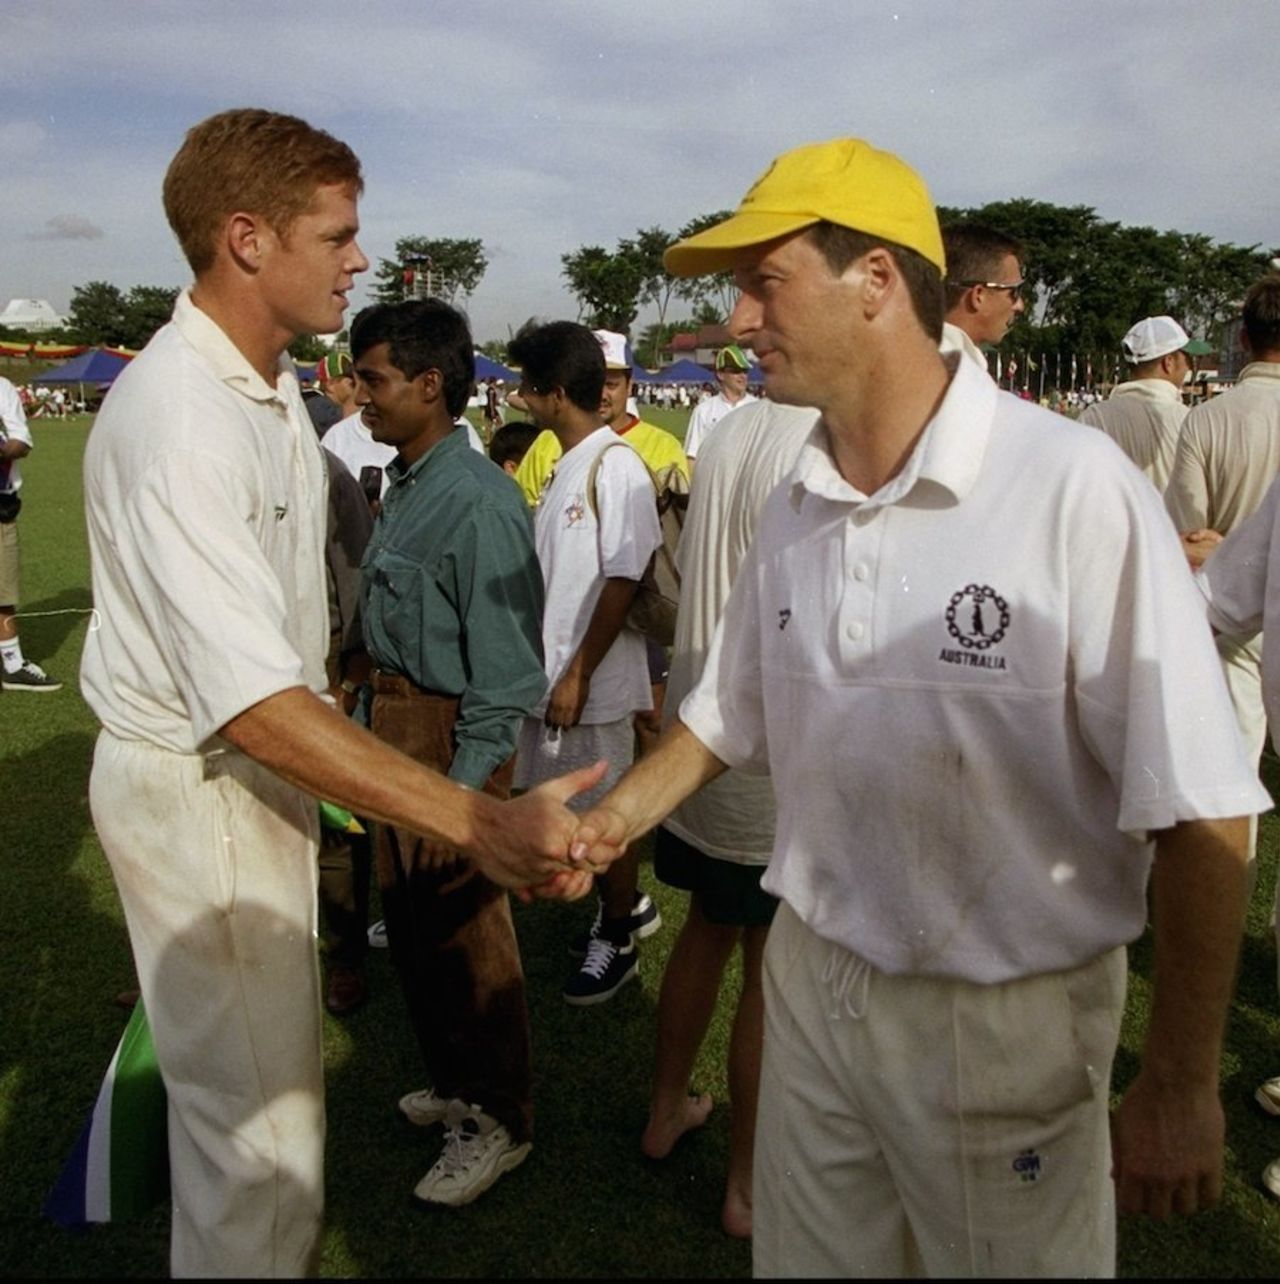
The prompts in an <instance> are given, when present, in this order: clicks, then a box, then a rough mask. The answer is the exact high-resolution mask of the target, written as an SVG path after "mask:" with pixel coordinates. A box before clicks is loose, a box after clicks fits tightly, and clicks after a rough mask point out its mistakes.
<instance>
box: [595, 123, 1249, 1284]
mask: <svg viewBox="0 0 1280 1284" xmlns="http://www.w3.org/2000/svg"><path fill="white" fill-rule="evenodd" d="M943 263H944V260H943V251H942V243H941V238H940V235H939V231H938V226H937V218H936V215H935V212H934V209H933V205H932V202H931V201H930V198H929V196H928V192H927V191H926V189H925V186H924V184H923V182H922V181H921V179H920V178H919V176H918V175H916V174H915V173H914V172H913V171H912V170H910V169H909V168H908V167H907V166H906V165H905V164H903V162H901V161H900V160H898V158H897V157H894V156H891V155H890V154H888V153H885V152H881V151H878V150H877V149H875V148H873V147H871V146H869V145H868V144H867V143H865V142H863V141H861V140H857V139H838V140H835V141H832V142H829V143H821V144H813V145H810V146H807V147H801V148H798V149H796V150H795V151H793V152H789V153H786V154H784V155H783V156H781V157H779V158H778V159H777V160H776V161H775V162H774V163H773V165H772V166H771V167H770V169H769V170H768V171H767V172H766V173H765V174H764V175H763V176H762V177H761V178H760V179H759V180H758V181H757V183H756V184H755V185H754V186H753V187H752V189H751V190H750V191H749V192H748V194H747V196H746V197H745V198H744V200H743V202H742V205H741V206H740V208H739V210H738V211H737V213H735V214H734V215H732V216H730V217H729V218H728V219H727V220H725V221H724V222H722V223H720V224H717V225H716V226H715V227H713V228H710V229H707V230H706V231H704V232H702V233H700V234H698V235H697V236H694V237H691V238H689V239H688V240H686V241H684V242H680V243H677V244H676V245H675V246H673V247H672V248H671V249H670V250H668V251H667V256H666V265H667V268H668V270H669V271H671V272H673V273H675V274H677V275H693V274H697V273H702V272H717V271H723V270H725V269H732V270H733V272H734V276H735V280H736V282H737V285H738V287H739V289H740V291H741V294H740V297H739V300H738V303H737V306H736V307H735V309H734V312H733V315H732V317H731V319H730V326H731V328H732V330H733V331H734V333H735V335H736V336H737V337H738V338H739V339H740V340H741V341H742V342H744V343H749V344H750V345H751V347H752V348H753V349H754V351H755V353H756V357H757V359H758V360H759V362H760V366H761V369H762V371H763V373H764V379H765V389H766V392H767V393H768V395H769V397H770V398H771V399H776V400H778V401H781V402H786V403H794V404H801V405H812V406H815V407H817V409H818V410H820V411H821V414H822V418H821V421H820V423H819V424H818V426H817V427H816V428H815V430H814V432H813V435H812V436H811V437H810V438H809V439H808V441H807V442H806V443H805V445H804V446H803V447H802V448H801V452H800V455H799V458H798V460H797V463H796V467H795V470H794V471H793V473H792V474H791V477H790V478H789V479H788V481H787V482H786V483H784V484H783V485H782V486H780V487H779V488H778V489H777V490H775V491H774V492H773V494H772V495H771V496H770V498H769V500H768V502H767V503H766V505H765V508H764V511H763V513H762V515H761V519H760V524H759V526H758V528H757V531H756V537H755V540H754V543H753V544H752V546H751V549H750V551H749V552H748V554H747V557H746V560H745V561H744V563H743V565H742V566H741V568H740V569H739V572H738V577H737V579H736V581H735V583H734V587H733V590H732V592H731V594H730V598H729V602H728V604H727V606H726V609H725V614H724V617H723V618H722V620H721V622H720V624H719V626H718V628H717V632H716V635H715V639H714V640H713V642H712V646H711V652H710V655H709V657H708V660H707V664H706V668H705V670H704V672H703V676H702V678H701V680H700V681H699V683H698V685H697V686H696V687H695V688H694V690H693V692H692V693H691V694H690V695H689V697H688V698H687V699H686V700H685V701H684V703H683V704H682V705H681V708H680V721H679V722H677V723H675V724H674V725H673V726H672V727H671V728H669V729H668V730H667V731H666V732H665V733H664V738H663V741H662V743H661V744H660V745H659V747H658V749H657V750H656V751H655V752H654V753H653V754H651V755H650V756H648V757H646V758H643V759H641V760H640V762H639V763H638V764H637V765H636V767H635V768H634V769H633V770H632V771H631V772H629V773H628V775H627V776H625V777H624V778H623V780H622V781H621V782H620V783H619V784H618V785H617V786H616V787H615V788H614V789H613V790H612V791H611V792H610V793H609V794H608V795H607V796H606V797H605V798H604V800H603V801H602V802H601V803H600V804H599V806H598V807H597V808H595V809H594V810H593V811H592V812H590V813H588V814H587V815H586V816H584V819H583V827H582V829H581V830H580V831H579V836H578V839H577V840H576V841H575V843H574V846H573V848H572V849H571V853H572V854H573V855H575V856H576V857H577V858H578V859H580V860H582V861H583V862H584V864H585V865H586V866H587V867H588V868H590V867H592V866H593V865H594V864H595V863H596V858H597V857H600V858H601V859H605V858H608V857H610V856H612V854H613V852H614V850H615V849H616V847H617V846H618V845H619V844H622V843H625V842H627V841H630V840H632V839H633V838H635V837H636V836H637V835H639V834H641V833H644V832H645V831H646V830H647V829H649V828H650V827H651V826H652V825H653V824H654V823H655V822H656V821H658V820H659V819H660V818H661V817H662V816H663V815H664V814H665V813H666V812H667V811H669V810H670V809H671V807H672V806H674V805H675V804H676V803H678V802H679V801H680V800H681V799H682V798H683V797H685V796H686V795H688V794H689V793H690V792H691V791H692V790H694V789H696V788H697V787H698V786H699V785H701V784H702V783H703V782H705V781H707V780H709V779H712V778H713V777H715V776H716V775H717V774H718V773H719V772H721V771H722V770H724V768H725V766H726V765H730V766H736V767H743V766H749V765H752V764H760V765H764V764H767V765H768V767H769V769H770V771H771V774H772V777H773V783H774V789H775V793H776V795H777V800H778V809H779V812H778V831H777V840H776V843H775V847H774V852H773V858H772V860H771V861H770V864H769V869H768V872H767V874H766V876H765V879H764V884H763V885H764V887H765V890H767V891H770V892H773V893H774V894H775V895H777V896H779V897H780V898H781V900H782V905H781V907H780V908H779V911H778V914H777V916H776V918H775V920H774V922H773V925H772V927H771V929H770V936H769V941H768V944H767V946H766V950H765V965H764V972H765V981H764V984H765V1011H766V1031H765V1053H764V1065H763V1068H762V1072H761V1083H760V1110H759V1118H758V1123H757V1128H758V1132H757V1144H756V1163H755V1196H754V1201H753V1204H754V1209H753V1215H754V1216H753V1221H754V1224H753V1249H754V1255H755V1270H756V1273H757V1274H758V1275H763V1276H770V1275H782V1274H794V1275H810V1276H829V1275H859V1274H863V1275H902V1274H909V1273H921V1272H922V1271H923V1272H924V1273H927V1274H931V1275H978V1274H983V1275H1008V1276H1015V1275H1021V1276H1024V1277H1034V1276H1039V1275H1048V1274H1107V1273H1109V1272H1112V1271H1114V1209H1115V1205H1116V1204H1117V1203H1118V1205H1119V1208H1120V1209H1121V1211H1126V1212H1130V1211H1144V1212H1147V1213H1150V1214H1151V1215H1153V1216H1156V1217H1164V1216H1168V1215H1169V1213H1170V1212H1171V1211H1173V1212H1190V1211H1193V1210H1194V1209H1196V1208H1197V1207H1200V1206H1204V1205H1208V1204H1211V1203H1213V1202H1214V1201H1215V1199H1216V1198H1217V1197H1218V1194H1219V1191H1220V1188H1221V1168H1222V1144H1223V1121H1222V1110H1221V1105H1220V1103H1219V1100H1218V1056H1219V1050H1220V1047H1221V1035H1222V1027H1223V1022H1224V1016H1225V1010H1226V1007H1227V1003H1228V1001H1229V999H1230V995H1231V989H1232V980H1233V975H1234V966H1235V959H1236V952H1237V948H1238V943H1239V934H1240V921H1241V908H1242V895H1241V889H1242V883H1243V872H1244V857H1243V834H1244V831H1245V829H1246V825H1245V822H1244V820H1243V819H1241V817H1242V816H1243V815H1245V814H1247V813H1249V812H1252V811H1255V810H1257V809H1258V808H1261V807H1264V806H1266V805H1267V799H1266V794H1265V792H1264V791H1263V790H1262V789H1261V787H1260V786H1259V784H1258V782H1257V779H1256V777H1255V775H1254V773H1253V772H1252V771H1251V770H1250V768H1249V765H1248V764H1247V762H1246V761H1245V760H1244V757H1243V754H1242V750H1241V746H1240V743H1239V737H1238V734H1237V732H1236V730H1235V726H1234V722H1233V719H1232V717H1231V711H1230V708H1229V705H1228V703H1227V701H1226V697H1225V692H1224V690H1223V686H1222V682H1221V675H1220V673H1219V670H1218V668H1217V663H1216V658H1215V656H1214V653H1213V648H1212V644H1211V641H1210V637H1209V631H1208V629H1207V627H1205V626H1204V624H1203V622H1202V618H1201V616H1202V612H1201V611H1200V609H1199V607H1198V605H1197V602H1196V598H1195V592H1194V589H1193V587H1192V585H1191V582H1190V577H1189V575H1188V574H1187V570H1186V567H1185V564H1184V562H1183V560H1182V556H1181V551H1180V549H1179V547H1178V542H1177V539H1176V538H1175V536H1174V533H1173V532H1172V531H1171V530H1170V529H1169V526H1168V522H1167V519H1166V518H1165V516H1164V513H1163V511H1162V509H1161V507H1160V503H1159V499H1158V497H1157V496H1156V495H1155V494H1154V493H1153V491H1152V490H1151V487H1150V486H1149V485H1148V484H1147V482H1146V481H1145V479H1143V478H1142V476H1141V475H1140V474H1139V473H1138V472H1137V471H1136V470H1135V469H1133V468H1132V467H1131V466H1130V465H1129V464H1128V463H1127V461H1125V460H1124V459H1123V458H1122V457H1121V456H1120V455H1119V454H1118V453H1117V452H1116V451H1114V450H1113V449H1112V448H1111V446H1110V444H1109V443H1105V442H1103V441H1101V440H1100V439H1099V438H1098V437H1097V435H1096V434H1093V433H1090V432H1089V431H1088V430H1086V429H1078V428H1075V427H1073V426H1071V425H1068V424H1064V423H1063V422H1062V420H1061V419H1060V418H1058V417H1057V416H1054V415H1051V414H1049V413H1048V412H1045V411H1042V410H1040V409H1039V408H1038V407H1034V406H1030V405H1028V404H1027V403H1025V402H1023V401H1021V400H1019V399H1018V398H1015V397H1011V396H1009V395H1008V394H1004V393H1001V392H999V391H998V390H997V389H996V387H995V386H994V384H993V383H992V381H991V380H990V379H988V378H986V377H985V376H984V375H982V374H981V373H980V372H979V371H977V370H976V369H975V368H974V366H973V365H972V363H970V362H968V361H965V360H962V359H960V358H959V357H957V356H954V355H953V356H951V357H950V358H949V359H946V360H944V359H943V358H942V357H941V356H940V355H939V353H938V346H937V345H938V339H939V337H940V330H941V325H942V315H943V308H942V278H941V273H942V269H943ZM695 490H696V486H695ZM1099 535H1102V536H1103V538H1102V540H1101V541H1100V540H1099ZM1099 550H1102V552H1101V553H1100V552H1099ZM1206 736H1207V737H1209V740H1210V741H1211V742H1212V743H1211V744H1210V743H1208V742H1207V741H1206ZM1206 773H1207V774H1206ZM1153 782H1158V786H1157V787H1153ZM1153 840H1154V841H1153ZM1153 857H1154V895H1155V913H1154V922H1155V931H1156V975H1157V984H1156V993H1155V1000H1154V1010H1153V1019H1152V1023H1151V1029H1150V1034H1149V1037H1148V1042H1147V1050H1146V1056H1145V1059H1144V1064H1143V1068H1142V1071H1141V1073H1140V1074H1139V1075H1138V1077H1137V1079H1136V1080H1135V1081H1134V1083H1133V1085H1132V1087H1131V1088H1130V1090H1129V1092H1128V1094H1127V1095H1126V1098H1125V1101H1124V1103H1123V1105H1122V1106H1121V1108H1120V1110H1119V1112H1118V1114H1117V1116H1116V1120H1115V1145H1114V1151H1112V1148H1111V1146H1110V1145H1109V1142H1108V1115H1107V1098H1108V1088H1109V1078H1110V1066H1111V1061H1112V1057H1113V1054H1114V1051H1115V1047H1116V1042H1117V1038H1118V1034H1119V1023H1120V1016H1121V1012H1122V1008H1123V995H1124V981H1125V950H1124V946H1125V943H1126V942H1127V941H1129V940H1132V939H1134V938H1135V937H1137V936H1138V935H1139V934H1140V933H1141V931H1142V930H1143V927H1144V924H1145V922H1146V917H1147V913H1146V881H1147V874H1148V872H1149V870H1150V869H1151V868H1152V863H1153ZM1113 1165H1114V1172H1115V1181H1116V1186H1115V1189H1114V1191H1113V1189H1112V1186H1111V1182H1110V1179H1109V1176H1108V1174H1109V1172H1110V1171H1111V1170H1112V1167H1113Z"/></svg>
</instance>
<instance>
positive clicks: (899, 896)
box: [680, 356, 1269, 983]
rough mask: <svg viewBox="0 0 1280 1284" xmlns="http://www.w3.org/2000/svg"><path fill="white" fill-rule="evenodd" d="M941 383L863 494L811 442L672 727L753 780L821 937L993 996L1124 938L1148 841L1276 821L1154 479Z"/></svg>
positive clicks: (773, 872)
mask: <svg viewBox="0 0 1280 1284" xmlns="http://www.w3.org/2000/svg"><path fill="white" fill-rule="evenodd" d="M948 361H949V363H951V364H953V368H954V370H955V373H954V377H953V379H952V382H951V385H950V387H949V389H948V391H947V394H946V396H945V398H944V399H943V402H942V404H941V406H940V408H939V410H938V413H937V415H936V416H935V418H934V419H933V420H932V421H931V422H930V424H929V425H928V427H927V428H926V430H925V432H924V433H923V435H922V436H921V438H920V440H919V442H918V444H917V446H916V449H915V450H914V451H913V453H912V455H911V457H910V459H909V460H908V461H907V464H906V466H905V467H904V468H903V470H902V472H901V473H900V474H899V475H898V476H897V477H895V478H894V479H893V480H891V481H890V482H889V483H887V484H886V485H885V486H884V487H882V488H881V489H880V490H879V491H877V492H876V494H874V495H873V496H871V497H869V498H868V497H867V496H864V495H862V494H860V493H859V492H858V491H856V490H855V489H854V488H853V487H852V486H850V485H849V484H848V482H846V481H844V480H843V478H841V476H840V474H839V473H838V472H837V470H836V468H835V465H834V464H833V462H832V459H831V455H830V453H829V449H828V445H827V437H826V429H825V427H824V426H823V425H822V424H819V426H818V427H817V428H816V429H815V430H814V433H813V435H812V437H811V438H810V439H809V441H808V442H807V443H806V444H805V446H804V447H803V448H802V450H801V453H800V456H799V459H798V461H797V464H796V469H795V472H794V474H793V476H792V479H791V481H790V482H789V483H787V484H785V485H783V486H780V487H779V488H778V489H777V490H775V491H774V492H773V494H772V496H771V497H770V499H769V502H768V503H767V505H766V507H765V510H764V513H763V516H762V518H761V523H760V527H759V529H758V531H757V535H756V540H755V543H754V544H753V545H752V548H751V551H750V552H749V553H748V554H747V558H746V561H745V562H744V564H743V566H742V568H741V570H740V572H739V574H738V578H737V581H736V582H735V584H734V588H733V592H732V594H731V596H730V600H729V604H728V607H727V608H726V612H725V616H724V618H723V619H722V621H721V623H720V627H719V629H718V630H717V633H716V637H715V640H714V642H713V643H712V648H711V654H710V656H709V658H708V661H707V667H706V670H705V672H704V673H703V676H702V680H701V682H700V683H699V684H698V686H697V687H696V688H695V690H694V691H693V692H692V694H691V695H690V696H689V697H688V698H687V699H686V700H685V702H684V704H683V705H682V706H681V710H680V717H681V719H682V720H683V721H684V722H685V723H686V724H687V725H688V726H689V727H690V729H691V730H692V731H693V732H694V734H695V735H696V736H697V737H698V738H699V739H700V740H702V741H703V743H704V744H706V745H707V746H708V747H709V748H710V749H711V750H712V751H713V752H714V753H715V754H716V755H717V756H719V757H720V758H721V759H723V760H724V761H725V762H727V763H728V764H729V765H730V766H739V767H741V766H746V765H748V764H751V763H761V764H763V763H767V764H768V765H769V767H770V768H771V770H772V773H773V780H774V788H775V792H776V794H777V798H778V833H777V840H776V843H775V847H774V853H773V858H772V860H771V861H770V865H769V869H768V872H767V873H766V875H765V879H764V886H765V887H766V888H767V889H768V890H769V891H771V892H773V893H774V894H775V895H778V896H780V897H782V898H784V899H785V900H786V901H787V902H788V903H789V904H790V905H791V907H792V908H793V909H794V910H795V911H796V912H797V913H798V914H799V915H800V917H801V918H802V919H804V921H805V922H806V923H807V924H808V925H809V927H810V928H811V929H813V930H814V931H815V932H816V933H817V934H818V935H820V936H822V937H825V938H826V939H828V940H831V941H834V942H836V943H838V944H839V945H841V946H843V947H845V948H847V949H851V950H854V951H856V952H857V953H858V954H861V955H862V956H864V957H865V958H867V959H869V960H870V961H871V962H872V963H873V964H874V965H875V966H876V967H878V968H880V969H882V970H884V971H887V972H891V973H904V974H926V975H928V974H932V975H942V976H951V977H960V978H966V979H969V980H972V981H976V982H982V983H991V982H999V981H1003V980H1006V979H1010V978H1013V977H1019V976H1028V975H1036V974H1039V973H1043V972H1050V971H1056V970H1060V969H1063V968H1070V967H1075V966H1078V965H1080V964H1082V963H1083V962H1085V961H1087V960H1089V959H1092V958H1094V957H1096V956H1097V955H1098V954H1100V953H1102V952H1103V951H1104V950H1107V949H1110V948H1112V947H1114V946H1116V945H1119V944H1121V943H1123V942H1127V941H1130V940H1133V939H1134V938H1135V937H1136V936H1137V935H1138V934H1139V933H1140V932H1141V931H1142V929H1143V925H1144V923H1145V921H1146V899H1145V886H1146V879H1147V874H1148V870H1149V866H1150V863H1151V859H1152V854H1153V853H1152V844H1151V843H1150V841H1149V833H1148V831H1151V830H1155V829H1162V828H1165V827H1167V826H1169V825H1172V824H1174V823H1175V822H1177V821H1180V820H1190V819H1194V818H1197V817H1224V816H1238V815H1244V814H1247V813H1251V812H1255V811H1258V810H1261V809H1262V808H1265V807H1267V806H1268V805H1269V800H1268V798H1267V795H1266V792H1265V791H1264V790H1263V789H1262V787H1261V785H1260V784H1259V783H1258V780H1257V777H1256V775H1255V773H1254V772H1253V771H1252V770H1251V769H1250V767H1249V764H1248V762H1247V761H1246V759H1245V755H1244V750H1243V748H1242V746H1241V743H1240V737H1239V733H1238V732H1237V729H1236V723H1235V718H1234V715H1233V713H1232V710H1231V705H1230V703H1229V701H1228V699H1227V694H1226V689H1225V686H1224V683H1223V679H1222V673H1221V669H1220V666H1219V664H1218V660H1217V656H1216V654H1215V651H1214V648H1213V643H1212V639H1211V636H1210V632H1209V630H1208V628H1207V627H1205V624H1204V611H1203V606H1202V604H1201V602H1200V601H1199V599H1198V597H1197V594H1196V590H1195V588H1194V585H1193V584H1192V581H1191V575H1190V572H1189V571H1188V569H1187V566H1186V563H1185V561H1184V560H1183V557H1182V552H1181V549H1180V547H1179V544H1178V540H1177V538H1176V536H1175V534H1174V532H1173V530H1172V529H1171V527H1170V525H1169V521H1168V519H1167V518H1166V516H1165V514H1164V512H1163V510H1162V508H1161V505H1160V498H1159V496H1158V495H1157V494H1156V493H1155V491H1154V490H1153V489H1152V487H1151V485H1150V484H1149V483H1148V482H1147V480H1146V479H1145V478H1144V477H1143V476H1142V474H1141V473H1139V472H1138V471H1137V470H1136V469H1135V468H1134V467H1133V466H1132V464H1130V463H1129V461H1128V460H1126V459H1125V458H1124V456H1123V455H1122V454H1121V453H1120V451H1118V450H1117V449H1116V447H1115V446H1114V445H1113V444H1112V442H1110V441H1109V440H1108V439H1107V438H1105V437H1104V436H1102V435H1101V434H1100V433H1096V432H1093V431H1090V430H1089V429H1085V428H1080V427H1078V426H1076V425H1072V424H1069V423H1064V422H1063V420H1062V419H1061V418H1060V417H1059V416H1057V415H1053V414H1051V413H1049V412H1048V411H1044V410H1041V409H1040V408H1038V407H1036V406H1033V405H1030V404H1029V403H1027V402H1024V401H1022V400H1020V399H1019V398H1016V397H1012V396H1010V395H1008V394H1007V393H1002V392H999V391H998V390H997V389H996V387H995V384H994V383H993V382H992V381H991V380H990V379H989V378H986V377H984V376H983V375H982V373H981V372H980V371H979V370H978V369H977V368H976V366H974V365H973V364H972V363H970V362H967V361H963V360H958V358H956V357H954V356H952V357H950V358H948ZM957 362H958V364H955V363H957Z"/></svg>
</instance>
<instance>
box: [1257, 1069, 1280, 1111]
mask: <svg viewBox="0 0 1280 1284" xmlns="http://www.w3.org/2000/svg"><path fill="white" fill-rule="evenodd" d="M1253 1099H1254V1101H1256V1102H1257V1103H1258V1105H1260V1106H1261V1107H1262V1108H1263V1110H1265V1111H1266V1112H1267V1114H1269V1115H1280V1075H1277V1076H1276V1077H1275V1078H1274V1079H1267V1080H1266V1081H1265V1082H1264V1083H1262V1084H1261V1085H1260V1086H1259V1088H1258V1090H1257V1092H1255V1093H1254V1094H1253Z"/></svg>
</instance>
